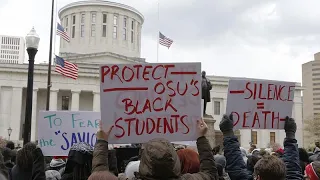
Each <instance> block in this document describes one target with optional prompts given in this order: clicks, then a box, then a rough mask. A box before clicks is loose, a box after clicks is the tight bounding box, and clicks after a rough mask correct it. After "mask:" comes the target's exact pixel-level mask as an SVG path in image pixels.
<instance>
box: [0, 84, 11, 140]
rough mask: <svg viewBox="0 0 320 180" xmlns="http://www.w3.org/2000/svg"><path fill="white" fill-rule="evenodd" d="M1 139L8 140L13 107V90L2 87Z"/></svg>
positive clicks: (0, 109) (0, 108)
mask: <svg viewBox="0 0 320 180" xmlns="http://www.w3.org/2000/svg"><path fill="white" fill-rule="evenodd" d="M0 89H1V96H0V103H1V105H0V112H1V114H0V137H1V136H2V137H3V138H8V130H7V129H8V127H9V126H10V120H11V119H10V118H11V109H10V108H11V105H12V96H13V94H12V93H13V92H12V88H11V87H6V86H3V87H0Z"/></svg>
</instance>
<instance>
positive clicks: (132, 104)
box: [100, 64, 201, 138]
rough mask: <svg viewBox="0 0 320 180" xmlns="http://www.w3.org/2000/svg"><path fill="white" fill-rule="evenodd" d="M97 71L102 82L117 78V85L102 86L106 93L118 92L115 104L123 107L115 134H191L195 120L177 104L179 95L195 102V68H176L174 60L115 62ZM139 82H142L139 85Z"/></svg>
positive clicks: (197, 76)
mask: <svg viewBox="0 0 320 180" xmlns="http://www.w3.org/2000/svg"><path fill="white" fill-rule="evenodd" d="M100 71H101V82H102V83H106V82H107V83H108V82H110V84H116V83H113V82H112V81H116V82H117V83H118V85H119V86H118V87H108V86H109V85H108V86H107V84H105V86H106V87H107V88H105V89H102V91H103V92H105V93H113V92H117V94H114V95H115V97H114V98H115V99H116V102H115V106H116V107H117V108H120V109H121V110H123V114H122V115H121V116H120V117H119V118H116V121H115V122H114V126H115V131H116V133H115V137H117V138H123V137H129V136H141V135H147V134H166V135H168V134H175V133H179V134H181V133H182V134H190V132H191V127H189V126H191V124H192V125H194V123H193V121H192V120H190V118H191V117H188V115H186V114H188V113H189V112H178V109H183V108H181V106H179V104H181V100H180V99H184V100H185V99H187V98H191V101H190V100H189V101H185V102H184V103H185V104H186V105H190V104H192V105H195V104H197V105H198V101H197V98H194V97H195V96H196V97H197V96H200V94H201V93H200V92H201V91H200V90H201V89H200V83H201V82H200V83H199V81H200V75H199V73H198V72H196V71H195V70H190V69H187V70H185V71H184V70H178V69H176V66H175V65H174V64H167V65H164V64H163V65H162V64H145V65H142V64H136V65H116V64H114V65H107V66H101V68H100ZM171 77H174V78H172V79H171ZM179 77H181V78H180V79H179V80H177V79H178V78H179ZM111 82H112V83H111ZM135 82H137V83H135ZM141 84H145V86H144V87H141ZM124 92H125V93H124ZM121 93H122V94H121ZM118 94H121V95H118ZM150 94H152V95H150ZM155 95H156V96H155ZM174 98H175V99H174ZM112 99H113V98H112ZM193 101H194V102H193ZM199 106H200V105H199ZM179 107H180V108H179ZM159 112H163V113H164V114H167V115H166V116H164V115H163V113H159ZM173 113H174V114H173ZM143 114H146V115H143ZM150 115H151V116H153V117H150ZM193 131H194V130H193ZM192 133H194V132H192Z"/></svg>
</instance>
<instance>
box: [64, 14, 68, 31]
mask: <svg viewBox="0 0 320 180" xmlns="http://www.w3.org/2000/svg"><path fill="white" fill-rule="evenodd" d="M68 25H69V18H67V17H66V18H65V27H64V30H65V31H66V32H68Z"/></svg>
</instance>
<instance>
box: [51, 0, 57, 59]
mask: <svg viewBox="0 0 320 180" xmlns="http://www.w3.org/2000/svg"><path fill="white" fill-rule="evenodd" d="M55 8H56V11H55V14H54V30H55V31H56V30H57V26H58V25H57V24H58V20H57V16H58V1H56V7H55ZM56 44H57V33H54V45H53V54H54V55H56ZM54 58H55V56H54ZM54 58H53V59H54ZM52 64H53V65H55V61H53V63H52Z"/></svg>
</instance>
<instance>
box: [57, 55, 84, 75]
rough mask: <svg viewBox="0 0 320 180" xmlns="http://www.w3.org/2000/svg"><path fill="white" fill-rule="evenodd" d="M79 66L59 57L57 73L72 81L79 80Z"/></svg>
mask: <svg viewBox="0 0 320 180" xmlns="http://www.w3.org/2000/svg"><path fill="white" fill-rule="evenodd" d="M78 70H79V69H78V66H77V65H75V64H73V63H71V62H68V61H65V60H64V59H62V58H61V57H59V56H56V69H55V71H56V72H57V73H59V74H61V75H63V76H66V77H69V78H72V79H77V78H78Z"/></svg>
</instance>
